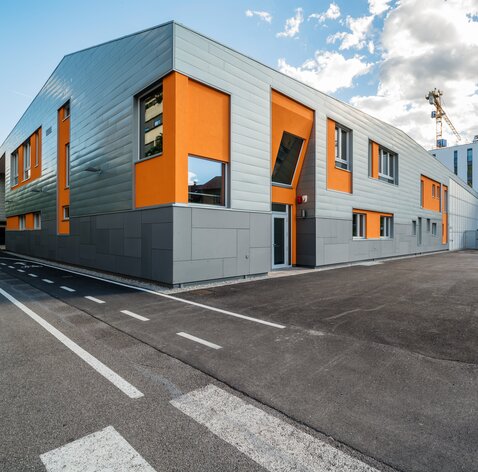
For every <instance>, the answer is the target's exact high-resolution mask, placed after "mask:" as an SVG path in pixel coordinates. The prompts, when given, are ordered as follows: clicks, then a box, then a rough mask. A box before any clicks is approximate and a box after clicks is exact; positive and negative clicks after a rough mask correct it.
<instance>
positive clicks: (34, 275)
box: [28, 274, 38, 277]
mask: <svg viewBox="0 0 478 472" xmlns="http://www.w3.org/2000/svg"><path fill="white" fill-rule="evenodd" d="M28 275H29V276H30V277H38V275H36V274H28Z"/></svg>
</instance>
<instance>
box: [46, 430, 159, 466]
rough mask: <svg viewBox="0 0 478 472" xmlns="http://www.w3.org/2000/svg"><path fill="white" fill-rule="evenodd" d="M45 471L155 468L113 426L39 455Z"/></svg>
mask: <svg viewBox="0 0 478 472" xmlns="http://www.w3.org/2000/svg"><path fill="white" fill-rule="evenodd" d="M40 459H41V461H42V462H43V465H44V466H45V468H46V470H47V472H64V471H68V472H88V471H98V472H99V471H104V472H107V471H123V472H129V471H131V472H133V471H134V472H155V469H153V468H152V467H151V466H150V465H149V464H148V463H147V462H146V461H145V460H144V459H143V457H142V456H141V455H140V454H139V453H138V452H137V451H136V450H135V449H134V448H133V447H132V446H131V444H130V443H129V442H128V441H126V439H125V438H123V436H121V434H119V433H118V431H116V430H115V429H114V428H113V426H108V427H107V428H105V429H102V430H101V431H98V432H97V433H93V434H89V435H88V436H85V437H83V438H81V439H78V440H76V441H73V442H71V443H69V444H66V445H65V446H62V447H59V448H58V449H53V451H50V452H46V453H45V454H42V455H41V456H40Z"/></svg>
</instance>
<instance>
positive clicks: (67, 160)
mask: <svg viewBox="0 0 478 472" xmlns="http://www.w3.org/2000/svg"><path fill="white" fill-rule="evenodd" d="M65 188H70V143H67V144H66V145H65Z"/></svg>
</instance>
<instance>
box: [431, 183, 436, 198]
mask: <svg viewBox="0 0 478 472" xmlns="http://www.w3.org/2000/svg"><path fill="white" fill-rule="evenodd" d="M432 198H435V184H432Z"/></svg>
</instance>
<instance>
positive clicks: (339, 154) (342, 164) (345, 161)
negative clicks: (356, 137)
mask: <svg viewBox="0 0 478 472" xmlns="http://www.w3.org/2000/svg"><path fill="white" fill-rule="evenodd" d="M350 139H351V132H350V131H349V130H347V129H345V128H342V127H341V126H338V125H335V167H339V168H340V169H345V170H350V167H351V166H350V144H351V143H350Z"/></svg>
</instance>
